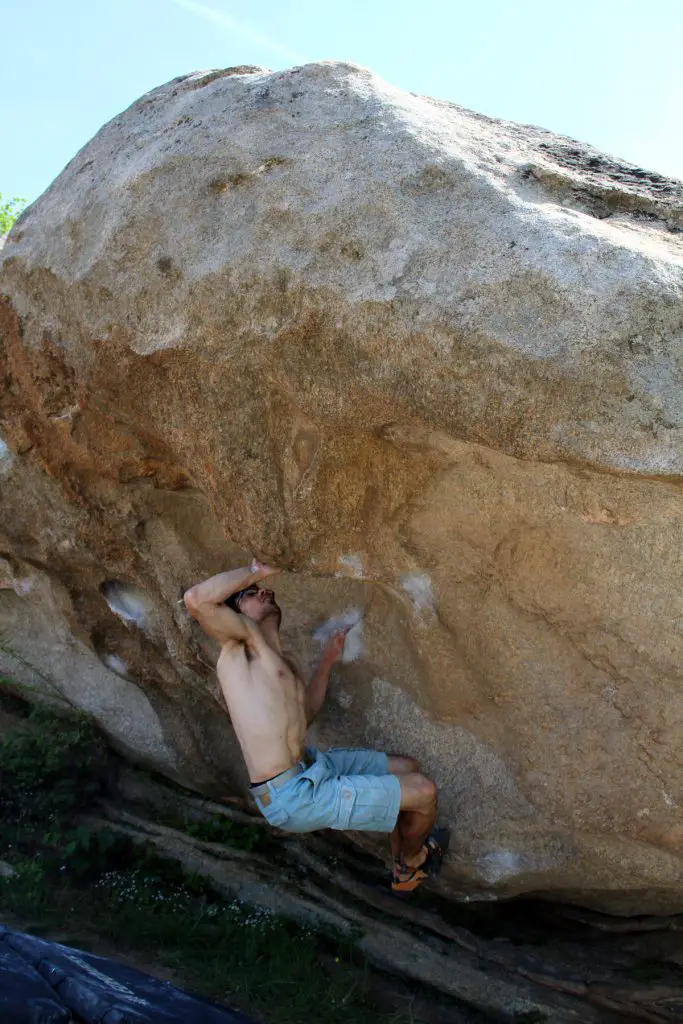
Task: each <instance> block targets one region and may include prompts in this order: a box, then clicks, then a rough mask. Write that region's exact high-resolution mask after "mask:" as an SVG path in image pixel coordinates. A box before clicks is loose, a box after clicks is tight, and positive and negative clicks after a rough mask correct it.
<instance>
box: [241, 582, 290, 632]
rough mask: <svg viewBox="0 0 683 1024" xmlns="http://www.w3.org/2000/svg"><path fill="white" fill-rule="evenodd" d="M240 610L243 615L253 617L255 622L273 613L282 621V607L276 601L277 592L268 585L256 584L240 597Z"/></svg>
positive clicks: (261, 620)
mask: <svg viewBox="0 0 683 1024" xmlns="http://www.w3.org/2000/svg"><path fill="white" fill-rule="evenodd" d="M239 610H240V611H241V613H242V615H246V616H247V617H248V618H250V619H253V621H254V622H263V620H264V619H267V618H268V617H269V616H271V615H276V616H277V619H278V623H279V621H280V617H281V614H282V613H281V612H280V608H279V606H278V604H277V602H276V601H275V594H274V593H273V591H272V590H268V589H267V588H266V587H258V586H257V585H256V584H254V585H253V586H251V587H247V589H246V590H245V591H244V593H243V594H242V596H241V598H240V599H239Z"/></svg>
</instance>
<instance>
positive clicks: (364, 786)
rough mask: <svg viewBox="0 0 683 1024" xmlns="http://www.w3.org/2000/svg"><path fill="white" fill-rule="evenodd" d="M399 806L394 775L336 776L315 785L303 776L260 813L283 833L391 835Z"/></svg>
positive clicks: (310, 779) (318, 781) (278, 794)
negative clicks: (329, 830) (326, 831)
mask: <svg viewBox="0 0 683 1024" xmlns="http://www.w3.org/2000/svg"><path fill="white" fill-rule="evenodd" d="M400 807H401V784H400V782H399V781H398V778H397V776H395V775H389V774H387V775H335V776H330V777H328V778H323V779H318V780H316V781H315V782H314V781H313V779H312V778H307V776H306V774H304V775H301V776H299V778H298V779H297V780H295V782H294V783H292V785H291V786H288V787H286V789H283V790H281V791H280V792H276V794H275V795H274V799H273V801H272V804H270V805H269V806H268V807H266V808H263V807H261V810H262V812H263V813H264V815H265V817H266V818H267V819H268V821H270V823H271V824H272V825H276V826H277V827H278V828H281V829H284V831H286V832H314V831H317V830H318V829H323V828H333V829H339V830H342V831H364V832H391V831H393V828H394V826H395V824H396V819H397V818H398V812H399V810H400Z"/></svg>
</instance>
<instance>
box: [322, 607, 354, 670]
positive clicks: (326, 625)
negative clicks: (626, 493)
mask: <svg viewBox="0 0 683 1024" xmlns="http://www.w3.org/2000/svg"><path fill="white" fill-rule="evenodd" d="M349 626H350V627H351V629H350V630H349V632H348V633H347V634H346V641H345V643H344V653H343V654H342V661H343V662H344V663H346V662H349V661H358V659H359V658H361V657H362V656H363V612H362V610H361V609H360V608H347V609H346V611H343V612H341V614H340V615H333V616H332V618H331V619H327V621H326V622H323V623H322V624H321V625H320V626H318V628H317V629H316V630H315V632H314V633H313V639H314V640H316V641H317V642H318V643H320V644H325V643H327V641H328V640H329V639H330V638H331V637H332V636H333V635H334V633H338V632H339V630H340V629H346V628H347V627H349Z"/></svg>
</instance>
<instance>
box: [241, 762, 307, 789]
mask: <svg viewBox="0 0 683 1024" xmlns="http://www.w3.org/2000/svg"><path fill="white" fill-rule="evenodd" d="M312 763H313V760H312V759H311V758H309V757H307V756H306V755H304V757H302V759H301V760H300V761H297V763H296V764H294V765H292V767H291V768H286V769H285V770H284V771H283V772H280V774H279V775H276V776H274V778H272V779H267V780H266V781H265V782H256V783H253V784H252V785H251V786H250V789H251V792H252V793H253V795H254V796H261V795H262V794H263V793H267V792H268V787H269V786H272V787H273V789H280V787H281V786H284V785H286V783H288V782H291V780H292V779H294V778H296V776H297V775H301V773H302V772H305V771H306V769H307V768H310V766H311V764H312Z"/></svg>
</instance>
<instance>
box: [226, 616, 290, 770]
mask: <svg viewBox="0 0 683 1024" xmlns="http://www.w3.org/2000/svg"><path fill="white" fill-rule="evenodd" d="M295 669H296V664H295V663H294V662H292V661H291V659H289V658H287V659H285V657H283V655H282V654H280V653H278V652H277V651H276V650H274V649H273V648H272V647H271V646H270V645H269V644H268V643H267V642H266V640H265V639H264V637H263V635H262V633H261V631H260V629H259V628H258V625H257V624H256V623H249V640H248V641H246V642H240V641H230V642H228V643H225V644H223V646H222V649H221V654H220V657H219V659H218V664H217V666H216V672H217V674H218V681H219V683H220V687H221V691H222V693H223V696H224V697H225V702H226V704H227V706H228V711H229V712H230V718H231V719H232V724H233V728H234V729H235V732H236V734H237V738H238V740H239V743H240V746H241V748H242V753H243V754H244V760H245V762H246V765H247V771H248V772H249V778H250V779H251V781H252V782H262V781H263V780H264V779H269V778H271V777H272V776H274V775H278V774H279V773H280V772H283V771H286V769H287V768H291V766H292V765H293V764H294V763H295V762H296V761H297V760H298V759H299V758H300V757H301V754H302V750H303V742H304V737H305V735H306V728H307V720H306V711H305V698H306V686H305V684H304V681H303V679H302V678H301V676H300V674H299V671H298V669H297V670H296V671H295Z"/></svg>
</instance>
